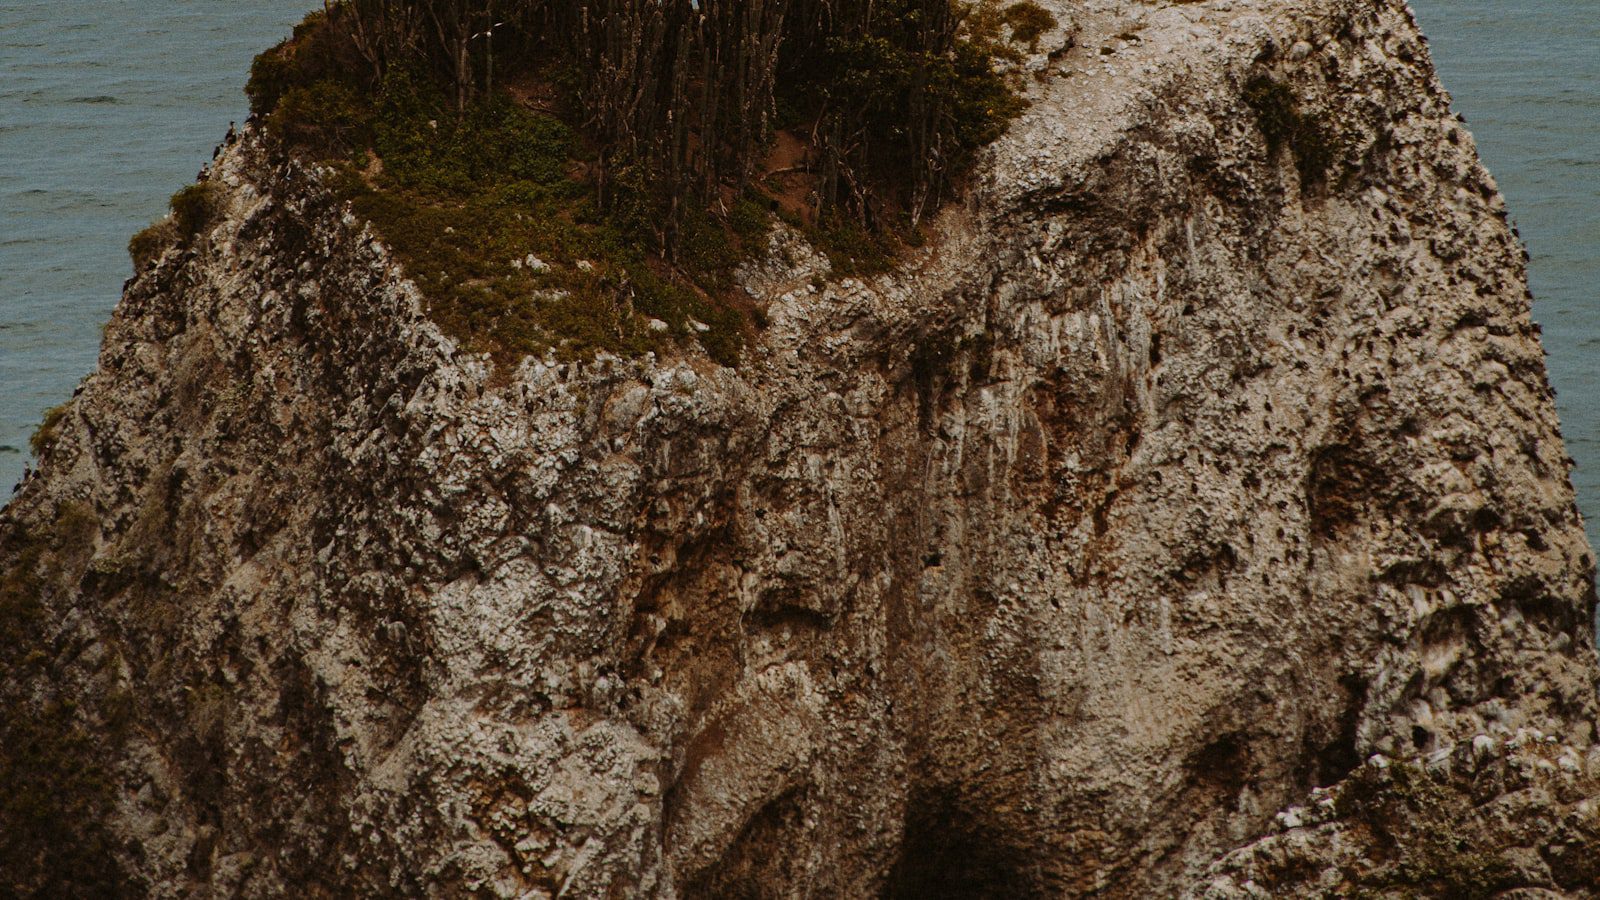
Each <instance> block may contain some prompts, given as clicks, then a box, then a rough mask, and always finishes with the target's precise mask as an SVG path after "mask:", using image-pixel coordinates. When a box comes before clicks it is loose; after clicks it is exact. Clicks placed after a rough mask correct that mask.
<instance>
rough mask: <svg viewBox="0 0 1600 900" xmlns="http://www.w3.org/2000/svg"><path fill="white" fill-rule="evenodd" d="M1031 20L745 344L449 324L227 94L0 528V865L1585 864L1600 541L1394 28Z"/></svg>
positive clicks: (1494, 219)
mask: <svg viewBox="0 0 1600 900" xmlns="http://www.w3.org/2000/svg"><path fill="white" fill-rule="evenodd" d="M1052 11H1054V12H1056V13H1057V15H1058V18H1059V19H1060V21H1061V22H1062V23H1063V26H1062V27H1061V28H1058V29H1056V30H1054V31H1052V32H1050V33H1048V34H1046V35H1045V36H1044V37H1043V40H1042V41H1041V43H1040V46H1039V48H1038V50H1039V52H1038V53H1037V54H1035V55H1033V56H1032V57H1030V58H1029V59H1028V60H1027V61H1026V62H1025V63H1024V64H1023V66H1024V68H1025V70H1026V71H1027V72H1028V77H1029V88H1028V91H1029V96H1028V99H1029V100H1030V102H1031V106H1030V108H1029V109H1028V111H1027V112H1026V113H1025V114H1023V115H1022V117H1021V118H1020V119H1018V120H1017V122H1016V123H1015V124H1014V125H1013V126H1012V128H1011V129H1010V131H1009V132H1008V133H1007V134H1006V135H1005V136H1004V137H1002V138H1001V139H1000V140H999V141H998V142H997V143H995V144H994V145H993V146H992V147H991V148H989V149H988V150H987V151H985V155H984V158H983V160H982V162H981V163H980V165H979V169H978V171H977V173H976V175H975V176H974V178H973V181H972V184H970V185H969V186H968V189H967V192H966V194H965V199H964V200H963V201H962V202H961V203H960V204H959V205H957V206H954V207H950V208H947V209H946V210H945V211H944V212H943V213H942V214H941V215H940V216H939V218H938V219H937V221H936V223H935V224H934V226H933V229H932V233H931V236H930V240H929V241H928V242H927V243H926V245H925V246H923V247H921V248H919V249H917V250H915V251H912V252H911V253H910V255H909V257H908V258H907V259H906V260H904V261H903V262H902V264H901V265H900V267H899V268H898V269H897V270H896V271H895V272H893V273H890V274H886V275H881V276H875V277H872V278H867V279H860V278H835V277H832V276H831V275H830V273H829V271H828V263H827V260H826V257H824V256H822V255H820V254H818V253H816V252H814V251H813V250H812V249H811V248H810V247H809V246H808V245H807V244H806V242H805V241H804V240H803V239H802V238H801V236H799V235H798V234H796V233H795V232H793V231H790V230H787V229H783V228H780V229H778V230H777V231H775V232H774V234H773V237H772V246H771V251H770V253H769V254H767V256H766V258H765V260H764V261H762V262H760V263H758V264H752V265H750V266H748V267H746V268H745V269H744V270H743V273H742V278H743V280H744V282H745V285H746V287H747V288H748V290H749V291H750V293H751V295H752V296H753V297H755V298H756V300H757V302H758V304H760V305H761V306H763V307H764V309H765V315H764V316H763V318H764V320H765V322H766V325H765V327H764V329H763V330H762V331H761V333H760V334H759V335H757V336H756V337H754V338H753V339H752V340H751V341H750V342H749V344H748V345H747V346H746V348H745V350H744V355H743V359H742V362H741V364H740V365H739V366H738V367H737V368H728V367H724V366H719V365H716V364H715V363H713V362H711V361H710V360H709V359H706V358H704V357H701V356H697V355H693V354H690V355H686V356H683V357H681V358H658V357H654V356H650V357H646V358H643V359H639V360H624V359H620V358H615V357H611V356H606V355H604V354H602V355H600V356H598V357H595V358H593V359H588V360H584V361H576V362H574V361H565V362H564V361H559V360H558V359H556V358H555V357H553V356H552V357H547V358H545V359H542V360H541V359H527V360H524V361H523V362H522V363H521V364H520V366H518V367H516V368H515V369H514V371H513V370H510V369H508V367H506V366H504V365H501V366H498V367H497V366H495V365H494V364H493V363H491V362H490V361H489V360H488V359H486V358H484V357H482V356H478V355H473V354H470V353H467V352H464V351H463V350H461V349H460V348H459V347H458V346H457V345H456V344H455V343H454V342H453V341H452V340H451V339H449V338H448V337H447V336H446V335H445V334H444V333H443V332H441V331H440V329H439V328H438V327H436V326H435V325H434V324H433V322H432V321H430V319H429V318H428V315H427V310H426V303H425V301H424V299H423V297H422V296H421V295H420V293H419V292H418V291H417V289H416V288H415V287H414V286H413V285H412V284H411V283H410V282H408V281H407V280H406V279H405V277H404V274H403V273H402V272H401V271H400V268H399V267H398V265H397V263H396V262H395V261H394V259H393V256H392V254H390V253H389V252H388V251H387V250H386V249H385V248H384V246H383V245H382V244H381V243H380V242H378V241H377V240H376V239H375V238H374V236H373V234H372V232H371V231H370V230H369V229H366V228H365V227H364V225H363V223H362V222H360V221H359V220H358V219H357V218H356V217H355V216H354V215H353V214H352V213H351V212H350V210H349V209H348V208H347V207H346V206H344V205H343V204H341V203H339V202H338V201H336V200H335V199H334V194H333V192H332V191H331V190H330V189H329V188H328V187H327V186H326V184H325V179H324V178H323V173H321V172H320V171H319V170H318V169H317V168H316V167H315V166H312V165H310V164H305V163H298V162H295V161H293V160H292V159H289V158H286V157H283V156H282V155H281V154H278V153H276V152H275V151H274V149H273V147H272V145H271V142H270V141H269V140H267V138H266V137H265V136H264V135H263V134H261V133H260V132H259V131H257V130H247V131H246V132H245V133H244V135H243V136H242V138H241V140H240V141H239V143H238V144H237V145H235V146H233V147H231V148H229V149H228V150H227V151H226V152H225V153H224V154H223V156H222V157H221V158H220V159H219V161H218V163H217V165H216V167H215V170H214V172H213V174H212V175H211V183H213V184H215V185H219V186H221V188H222V193H221V197H222V203H223V208H224V210H225V215H223V216H222V218H221V219H220V221H219V222H218V223H217V224H216V225H215V226H214V227H211V228H209V229H208V230H207V231H206V232H205V233H203V234H201V235H199V236H198V237H197V239H196V240H195V241H193V242H192V243H191V244H190V245H188V246H186V247H181V248H177V249H173V250H170V251H168V252H166V253H165V255H164V256H161V257H160V258H159V260H158V261H156V262H154V263H153V265H152V266H151V267H150V268H148V269H146V270H145V271H143V272H142V273H141V274H140V275H139V276H138V277H137V278H136V279H135V280H134V281H132V282H131V283H130V284H129V286H128V289H127V292H126V294H125V296H124V298H123V300H122V302H121V304H120V305H119V306H118V308H117V310H116V313H115V315H114V317H113V319H112V322H111V324H110V325H109V327H108V329H107V331H106V337H105V344H104V349H103V351H102V354H101V358H100V363H99V367H98V369H97V371H96V372H95V373H94V374H93V375H92V376H90V377H89V378H88V379H87V381H86V382H85V383H84V385H83V386H82V388H81V389H80V391H79V392H78V394H77V395H76V396H75V398H74V399H73V401H72V402H71V404H70V405H69V406H68V407H67V408H66V411H65V413H64V414H63V415H62V416H61V417H60V419H59V421H57V422H55V423H53V425H52V427H51V431H50V433H49V434H46V435H44V436H43V437H44V441H43V443H44V445H45V452H44V454H43V457H42V465H41V470H40V474H39V475H38V476H37V477H36V478H34V479H33V480H31V481H30V482H28V483H27V484H26V485H24V487H23V489H22V492H21V494H20V495H19V496H18V497H16V498H15V499H14V500H13V501H12V502H11V503H10V505H8V506H7V507H6V508H5V510H4V513H3V515H0V575H3V579H0V627H3V628H4V629H5V630H6V631H7V632H8V634H7V636H6V641H5V643H6V646H5V649H3V650H0V663H3V665H4V668H3V670H0V701H3V706H0V708H3V709H4V710H5V712H4V713H0V738H3V739H4V740H0V781H3V782H4V783H5V784H6V786H7V789H8V790H9V792H10V796H9V797H8V798H5V799H0V890H3V891H5V892H16V893H24V894H27V893H40V894H50V895H62V894H63V893H65V892H94V891H97V890H98V891H103V892H108V893H126V894H131V895H148V896H154V897H181V896H197V895H223V896H246V897H249V896H276V895H284V894H289V895H299V896H349V895H352V894H368V895H388V894H399V895H429V896H459V895H484V896H499V897H554V896H566V897H602V896H614V897H622V896H660V897H672V896H679V897H722V896H748V897H865V896H887V897H937V896H951V897H965V896H1105V897H1144V896H1172V895H1180V894H1183V893H1185V892H1188V894H1189V895H1190V896H1195V897H1245V896H1250V897H1256V896H1351V895H1355V894H1358V893H1361V892H1366V893H1367V894H1368V895H1371V896H1416V895H1422V896H1440V897H1446V896H1448V897H1461V896H1497V895H1503V896H1519V897H1534V896H1571V897H1586V896H1595V895H1596V889H1595V887H1594V886H1595V885H1596V884H1600V809H1597V805H1600V748H1597V745H1596V738H1597V735H1596V733H1595V728H1594V723H1595V715H1596V683H1597V677H1600V667H1597V664H1596V657H1595V651H1594V642H1593V637H1592V634H1593V628H1592V625H1593V622H1592V608H1593V601H1594V594H1593V588H1592V584H1593V580H1592V579H1593V570H1594V558H1593V555H1592V553H1591V550H1590V548H1589V547H1588V545H1587V543H1586V541H1585V538H1584V535H1583V530H1582V528H1581V525H1580V521H1579V518H1578V514H1577V511H1576V508H1575V506H1574V500H1573V493H1572V489H1571V486H1570V483H1569V479H1568V472H1569V467H1570V462H1569V460H1568V459H1567V458H1566V455H1565V453H1564V450H1563V448H1562V443H1561V438H1560V434H1559V428H1558V423H1557V419H1556V414H1555V410H1554V406H1553V404H1552V400H1551V397H1552V394H1551V391H1550V388H1549V386H1548V384H1547V381H1546V377H1545V370H1544V363H1543V356H1542V351H1541V349H1540V346H1539V342H1538V337H1537V329H1536V327H1535V326H1534V325H1533V324H1532V323H1531V321H1530V319H1529V303H1530V299H1529V294H1528V290H1527V287H1526V280H1525V274H1524V255H1523V251H1522V249H1521V247H1520V246H1519V245H1518V243H1517V242H1516V241H1515V240H1514V239H1513V237H1512V235H1511V233H1510V230H1509V228H1508V226H1507V224H1506V213H1505V209H1504V205H1503V201H1502V200H1501V198H1500V196H1499V193H1498V191H1497V189H1496V188H1495V186H1494V183H1493V182H1492V180H1491V179H1490V177H1489V176H1488V174H1487V173H1486V172H1485V171H1484V169H1483V168H1482V166H1481V165H1480V164H1479V162H1478V160H1477V158H1476V155H1475V151H1474V149H1473V142H1472V139H1471V138H1470V136H1469V135H1468V134H1467V133H1466V131H1465V130H1464V128H1463V127H1462V126H1461V124H1460V122H1459V121H1458V120H1457V119H1456V118H1455V117H1454V116H1452V115H1451V114H1450V112H1449V109H1448V98H1447V97H1446V95H1445V94H1444V92H1443V91H1442V89H1441V88H1440V86H1439V85H1438V83H1437V81H1436V79H1435V76H1434V73H1433V70H1432V67H1431V63H1430V61H1429V57H1428V52H1427V48H1426V45H1425V43H1424V42H1423V40H1422V38H1421V37H1420V35H1419V34H1418V31H1417V29H1416V26H1415V23H1414V21H1413V20H1412V17H1411V15H1410V13H1409V11H1408V10H1407V8H1406V7H1405V5H1404V4H1403V3H1402V2H1399V0H1379V2H1376V3H1373V2H1366V0H1360V2H1357V0H1317V2H1310V3H1290V2H1285V0H1253V2H1252V0H1210V2H1198V3H1195V2H1188V3H1170V4H1142V3H1122V2H1115V3H1113V2H1088V3H1083V4H1074V5H1072V6H1070V7H1068V6H1066V5H1063V4H1060V3H1056V4H1054V5H1052Z"/></svg>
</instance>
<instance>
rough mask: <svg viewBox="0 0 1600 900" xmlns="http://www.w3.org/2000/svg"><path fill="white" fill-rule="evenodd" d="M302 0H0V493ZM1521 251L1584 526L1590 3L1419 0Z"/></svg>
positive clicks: (1592, 323) (1592, 399)
mask: <svg viewBox="0 0 1600 900" xmlns="http://www.w3.org/2000/svg"><path fill="white" fill-rule="evenodd" d="M316 6H320V4H319V3H308V2H306V0H253V2H237V0H75V2H72V3H61V2H41V0H0V500H3V499H4V497H5V493H4V492H5V487H6V486H9V485H11V484H13V483H14V482H15V481H16V480H17V478H18V477H19V476H20V475H21V474H22V471H23V465H24V464H25V462H26V460H27V459H28V453H27V443H28V436H29V434H30V433H31V432H32V431H33V429H34V427H35V425H36V424H37V423H38V421H39V417H40V414H41V413H42V412H43V410H44V409H45V408H47V407H49V406H53V405H55V404H57V403H60V402H62V401H64V400H66V399H67V398H68V397H70V396H71V394H72V390H73V388H74V387H75V386H76V385H77V383H78V381H79V380H80V379H81V378H82V377H83V376H84V375H85V374H87V373H88V372H89V371H90V370H91V369H93V367H94V364H95V356H96V353H97V352H98V349H99V343H100V327H101V325H102V324H103V323H104V322H105V321H106V318H107V317H108V316H109V315H110V312H111V308H112V306H113V305H114V304H115V303H116V300H117V297H118V294H119V292H120V288H121V285H122V282H123V280H124V279H126V278H127V277H128V276H129V275H130V274H132V272H131V267H130V264H129V262H128V258H127V254H126V252H125V247H126V246H127V240H128V238H129V237H130V236H131V235H132V234H133V233H134V232H136V231H138V230H139V229H140V228H142V227H144V226H145V225H146V224H148V223H149V222H151V221H152V220H154V219H156V218H158V217H159V216H160V215H161V214H162V213H163V211H164V207H165V201H166V198H167V196H168V195H169V194H171V193H172V191H173V190H175V189H177V188H178V187H181V186H182V185H183V184H186V183H188V182H189V181H190V180H192V179H193V177H194V174H195V173H196V171H198V169H199V168H200V166H201V165H203V164H204V163H205V162H206V161H207V160H208V159H210V157H211V149H212V147H213V146H214V145H215V143H216V142H217V141H218V140H220V139H221V137H222V135H223V133H224V132H225V131H226V130H227V127H228V123H229V121H237V120H239V119H241V118H243V116H244V113H245V100H244V96H243V94H242V93H241V87H242V86H243V84H244V79H245V73H246V72H247V71H248V68H249V63H250V59H251V57H252V56H253V55H254V54H255V53H257V52H259V51H260V50H261V49H263V48H265V47H267V46H270V45H271V44H272V43H274V42H275V41H277V40H278V39H279V38H280V37H282V36H283V35H284V34H286V33H287V31H288V29H289V26H290V25H291V24H292V23H294V22H295V21H297V20H299V19H300V17H301V16H303V15H304V14H305V12H306V11H308V10H309V9H311V8H314V7H316ZM1416 7H1417V11H1418V15H1419V17H1420V18H1421V21H1422V25H1423V28H1424V30H1425V31H1426V32H1427V33H1428V34H1429V36H1430V37H1431V38H1432V46H1433V52H1434V61H1435V63H1436V64H1437V65H1438V67H1439V70H1440V72H1441V73H1442V75H1443V78H1444V82H1445V85H1446V86H1447V87H1448V88H1450V90H1451V91H1452V93H1453V95H1454V98H1455V101H1456V109H1457V110H1458V111H1459V112H1461V113H1463V114H1464V115H1465V116H1466V117H1467V119H1468V122H1469V127H1470V128H1471V130H1472V131H1473V133H1474V134H1475V135H1476V137H1477V139H1478V146H1479V149H1480V150H1481V152H1482V154H1483V156H1484V159H1485V160H1486V161H1487V163H1488V165H1489V168H1490V170H1491V171H1492V172H1493V173H1494V174H1495V176H1496V177H1497V179H1498V181H1499V183H1500V187H1501V189H1502V190H1504V192H1505V194H1506V198H1507V201H1508V202H1509V204H1510V208H1511V211H1512V215H1513V218H1514V219H1515V220H1516V222H1517V224H1518V225H1519V226H1520V228H1521V233H1522V236H1523V238H1524V239H1525V240H1526V241H1527V243H1528V247H1529V250H1530V251H1531V253H1532V256H1533V264H1532V271H1531V277H1532V282H1533V290H1534V294H1535V296H1536V298H1537V301H1536V304H1535V307H1534V314H1535V317H1536V318H1537V319H1538V320H1539V321H1540V322H1541V323H1542V324H1543V325H1544V340H1545V347H1546V349H1547V350H1548V352H1549V355H1550V376H1551V380H1552V382H1553V383H1554V384H1555V387H1556V390H1557V392H1558V398H1557V400H1558V403H1559V406H1560V411H1561V421H1562V426H1563V429H1564V433H1565V435H1566V439H1567V447H1568V452H1569V453H1571V454H1572V456H1573V457H1574V458H1576V459H1577V461H1578V470H1577V473H1576V475H1575V482H1576V485H1577V488H1578V496H1579V505H1580V507H1581V508H1582V509H1583V510H1584V512H1585V513H1586V518H1587V520H1588V522H1589V529H1590V532H1589V534H1590V539H1591V541H1593V540H1595V539H1596V538H1597V537H1600V352H1597V351H1600V15H1597V13H1600V0H1517V2H1508V0H1416Z"/></svg>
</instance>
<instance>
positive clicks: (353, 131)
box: [254, 73, 770, 365]
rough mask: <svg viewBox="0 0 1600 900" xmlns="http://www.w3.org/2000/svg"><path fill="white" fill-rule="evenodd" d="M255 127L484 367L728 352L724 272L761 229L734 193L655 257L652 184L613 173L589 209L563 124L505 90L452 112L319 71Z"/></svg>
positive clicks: (738, 306)
mask: <svg viewBox="0 0 1600 900" xmlns="http://www.w3.org/2000/svg"><path fill="white" fill-rule="evenodd" d="M263 93H267V92H266V91H265V89H258V90H257V91H256V92H255V94H254V95H261V94H263ZM297 98H303V99H297ZM267 127H268V130H269V131H270V132H271V133H272V134H275V135H277V136H278V137H279V138H281V139H283V140H285V141H287V142H289V143H290V144H292V145H294V146H297V147H300V148H301V149H303V150H309V151H312V152H313V153H314V155H317V156H319V157H320V158H321V159H323V160H324V161H325V162H328V163H330V164H332V165H333V166H334V169H335V173H336V174H335V177H334V178H333V180H332V185H333V187H334V190H335V192H336V193H337V194H338V196H339V197H340V198H341V199H343V200H346V201H348V202H349V203H350V204H351V206H352V208H353V209H354V210H355V212H356V214H357V215H359V216H361V217H362V218H363V219H365V220H366V221H368V222H369V223H370V224H371V225H372V227H373V229H374V230H375V231H376V232H377V233H378V235H379V236H380V237H381V238H382V239H383V241H384V243H385V244H387V245H388V246H389V247H390V248H391V249H392V250H393V251H394V253H395V255H396V257H397V258H398V259H399V261H400V262H401V264H402V265H403V266H404V267H405V270H406V273H407V275H408V276H410V278H411V279H412V280H413V281H414V282H416V284H417V286H418V287H419V288H420V289H421V290H422V293H423V295H424V296H425V297H426V298H427V301H428V304H429V314H430V316H431V317H432V318H433V319H434V321H435V322H437V323H438V324H439V326H440V327H441V328H443V329H444V330H445V332H446V333H448V334H450V335H451V336H452V337H454V338H456V339H457V340H458V341H460V342H461V343H462V344H463V346H465V347H467V348H468V349H470V350H472V351H475V352H484V353H488V354H490V355H491V357H492V358H493V359H494V360H495V361H496V363H497V364H506V365H510V364H515V362H516V360H518V359H520V358H521V357H522V356H524V355H526V354H537V353H542V352H544V351H545V350H547V349H554V350H555V351H556V352H557V353H558V355H560V356H562V357H564V358H573V357H581V356H585V355H589V354H592V353H594V352H597V351H607V352H611V353H616V354H618V355H621V356H624V357H633V356H639V355H642V354H643V353H646V352H650V351H656V352H663V351H665V350H666V349H667V348H668V347H670V346H672V345H673V344H674V343H676V342H681V341H690V342H695V343H698V344H699V345H700V346H701V347H702V348H704V350H705V351H706V353H707V354H708V355H709V356H711V357H712V358H713V359H715V360H716V361H717V362H719V363H722V364H724V365H733V364H735V363H736V362H737V360H738V356H739V351H740V349H741V347H742V346H743V342H744V335H745V333H746V331H748V330H749V328H750V327H751V323H750V320H749V316H748V315H747V314H746V312H745V310H746V309H747V308H748V306H749V303H748V301H744V302H741V300H740V296H739V294H738V293H737V289H736V286H735V280H734V277H733V271H734V269H735V268H737V267H738V266H739V265H740V264H742V263H743V262H744V261H745V260H747V259H749V258H750V257H751V256H753V255H754V254H756V253H758V252H760V251H761V250H762V249H764V247H765V242H766V233H767V229H768V228H769V225H770V223H769V221H768V216H767V214H766V213H765V212H764V211H762V210H760V208H759V206H758V205H755V204H754V203H752V202H750V201H748V200H743V199H741V200H740V201H738V202H736V203H734V204H733V206H732V212H731V213H730V214H729V215H728V216H727V217H726V218H725V219H724V218H716V217H713V216H710V215H709V214H701V215H694V214H690V215H686V216H684V217H683V224H682V225H681V226H679V235H678V246H679V252H678V253H677V254H676V258H675V259H674V260H673V261H670V262H669V261H668V260H667V259H666V258H665V257H663V256H662V255H661V254H659V253H657V252H654V248H655V247H658V246H659V238H660V236H659V234H658V229H659V228H660V227H661V223H663V222H664V221H666V217H665V214H664V211H663V210H661V209H660V208H659V204H658V203H657V199H656V197H655V196H654V195H653V194H652V193H651V192H650V191H649V189H648V188H647V187H646V186H645V185H644V184H642V183H639V184H635V183H631V182H629V181H628V180H627V179H625V178H624V179H619V180H617V181H614V182H613V184H612V185H611V190H612V192H613V194H614V195H615V196H616V198H617V199H616V200H615V201H614V202H613V203H612V204H611V205H610V206H609V208H604V209H603V208H602V207H601V205H600V203H599V202H598V197H597V191H596V188H595V186H594V185H593V184H592V183H591V182H590V181H589V180H588V179H587V178H586V177H585V175H586V171H587V161H588V158H589V156H590V151H589V149H588V147H587V146H586V144H585V143H584V141H583V139H582V137H581V136H580V135H579V134H578V133H577V131H575V130H574V129H573V128H572V127H571V126H569V125H567V124H566V123H565V122H563V121H562V120H561V119H559V118H557V117H556V116H553V115H550V114H547V113H542V112H538V111H534V110H532V109H529V108H527V107H526V106H524V105H522V104H520V103H518V102H517V101H516V100H515V99H514V98H513V97H512V96H511V95H510V94H509V93H507V92H499V93H496V94H493V95H487V96H484V97H482V98H480V99H479V100H478V101H477V102H475V103H474V104H473V105H472V106H470V107H469V108H468V109H467V110H466V111H465V112H463V113H460V114H457V113H456V112H455V111H453V110H452V109H451V108H450V106H449V103H448V101H447V98H446V97H445V96H444V95H443V92H442V91H441V90H440V89H439V88H438V86H437V85H436V84H434V83H432V82H430V81H429V80H427V79H426V78H422V77H418V76H415V75H412V74H409V73H398V74H394V75H391V76H390V77H388V78H386V79H385V80H384V82H383V84H382V85H381V86H380V88H379V89H378V91H377V93H376V95H375V96H372V97H370V98H363V99H360V100H359V102H358V101H357V99H355V97H354V95H353V94H352V93H351V91H350V89H349V88H348V86H346V85H343V84H339V83H336V82H332V81H323V82H318V83H316V84H313V85H309V86H289V87H286V88H284V89H283V90H282V93H281V96H280V98H279V102H278V105H277V107H276V108H275V110H274V112H273V113H272V115H271V116H270V117H269V118H268V119H267ZM652 319H654V320H658V321H659V322H661V323H665V325H666V328H665V329H664V330H663V329H661V328H660V326H659V325H656V326H654V327H652V323H651V320H652Z"/></svg>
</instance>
